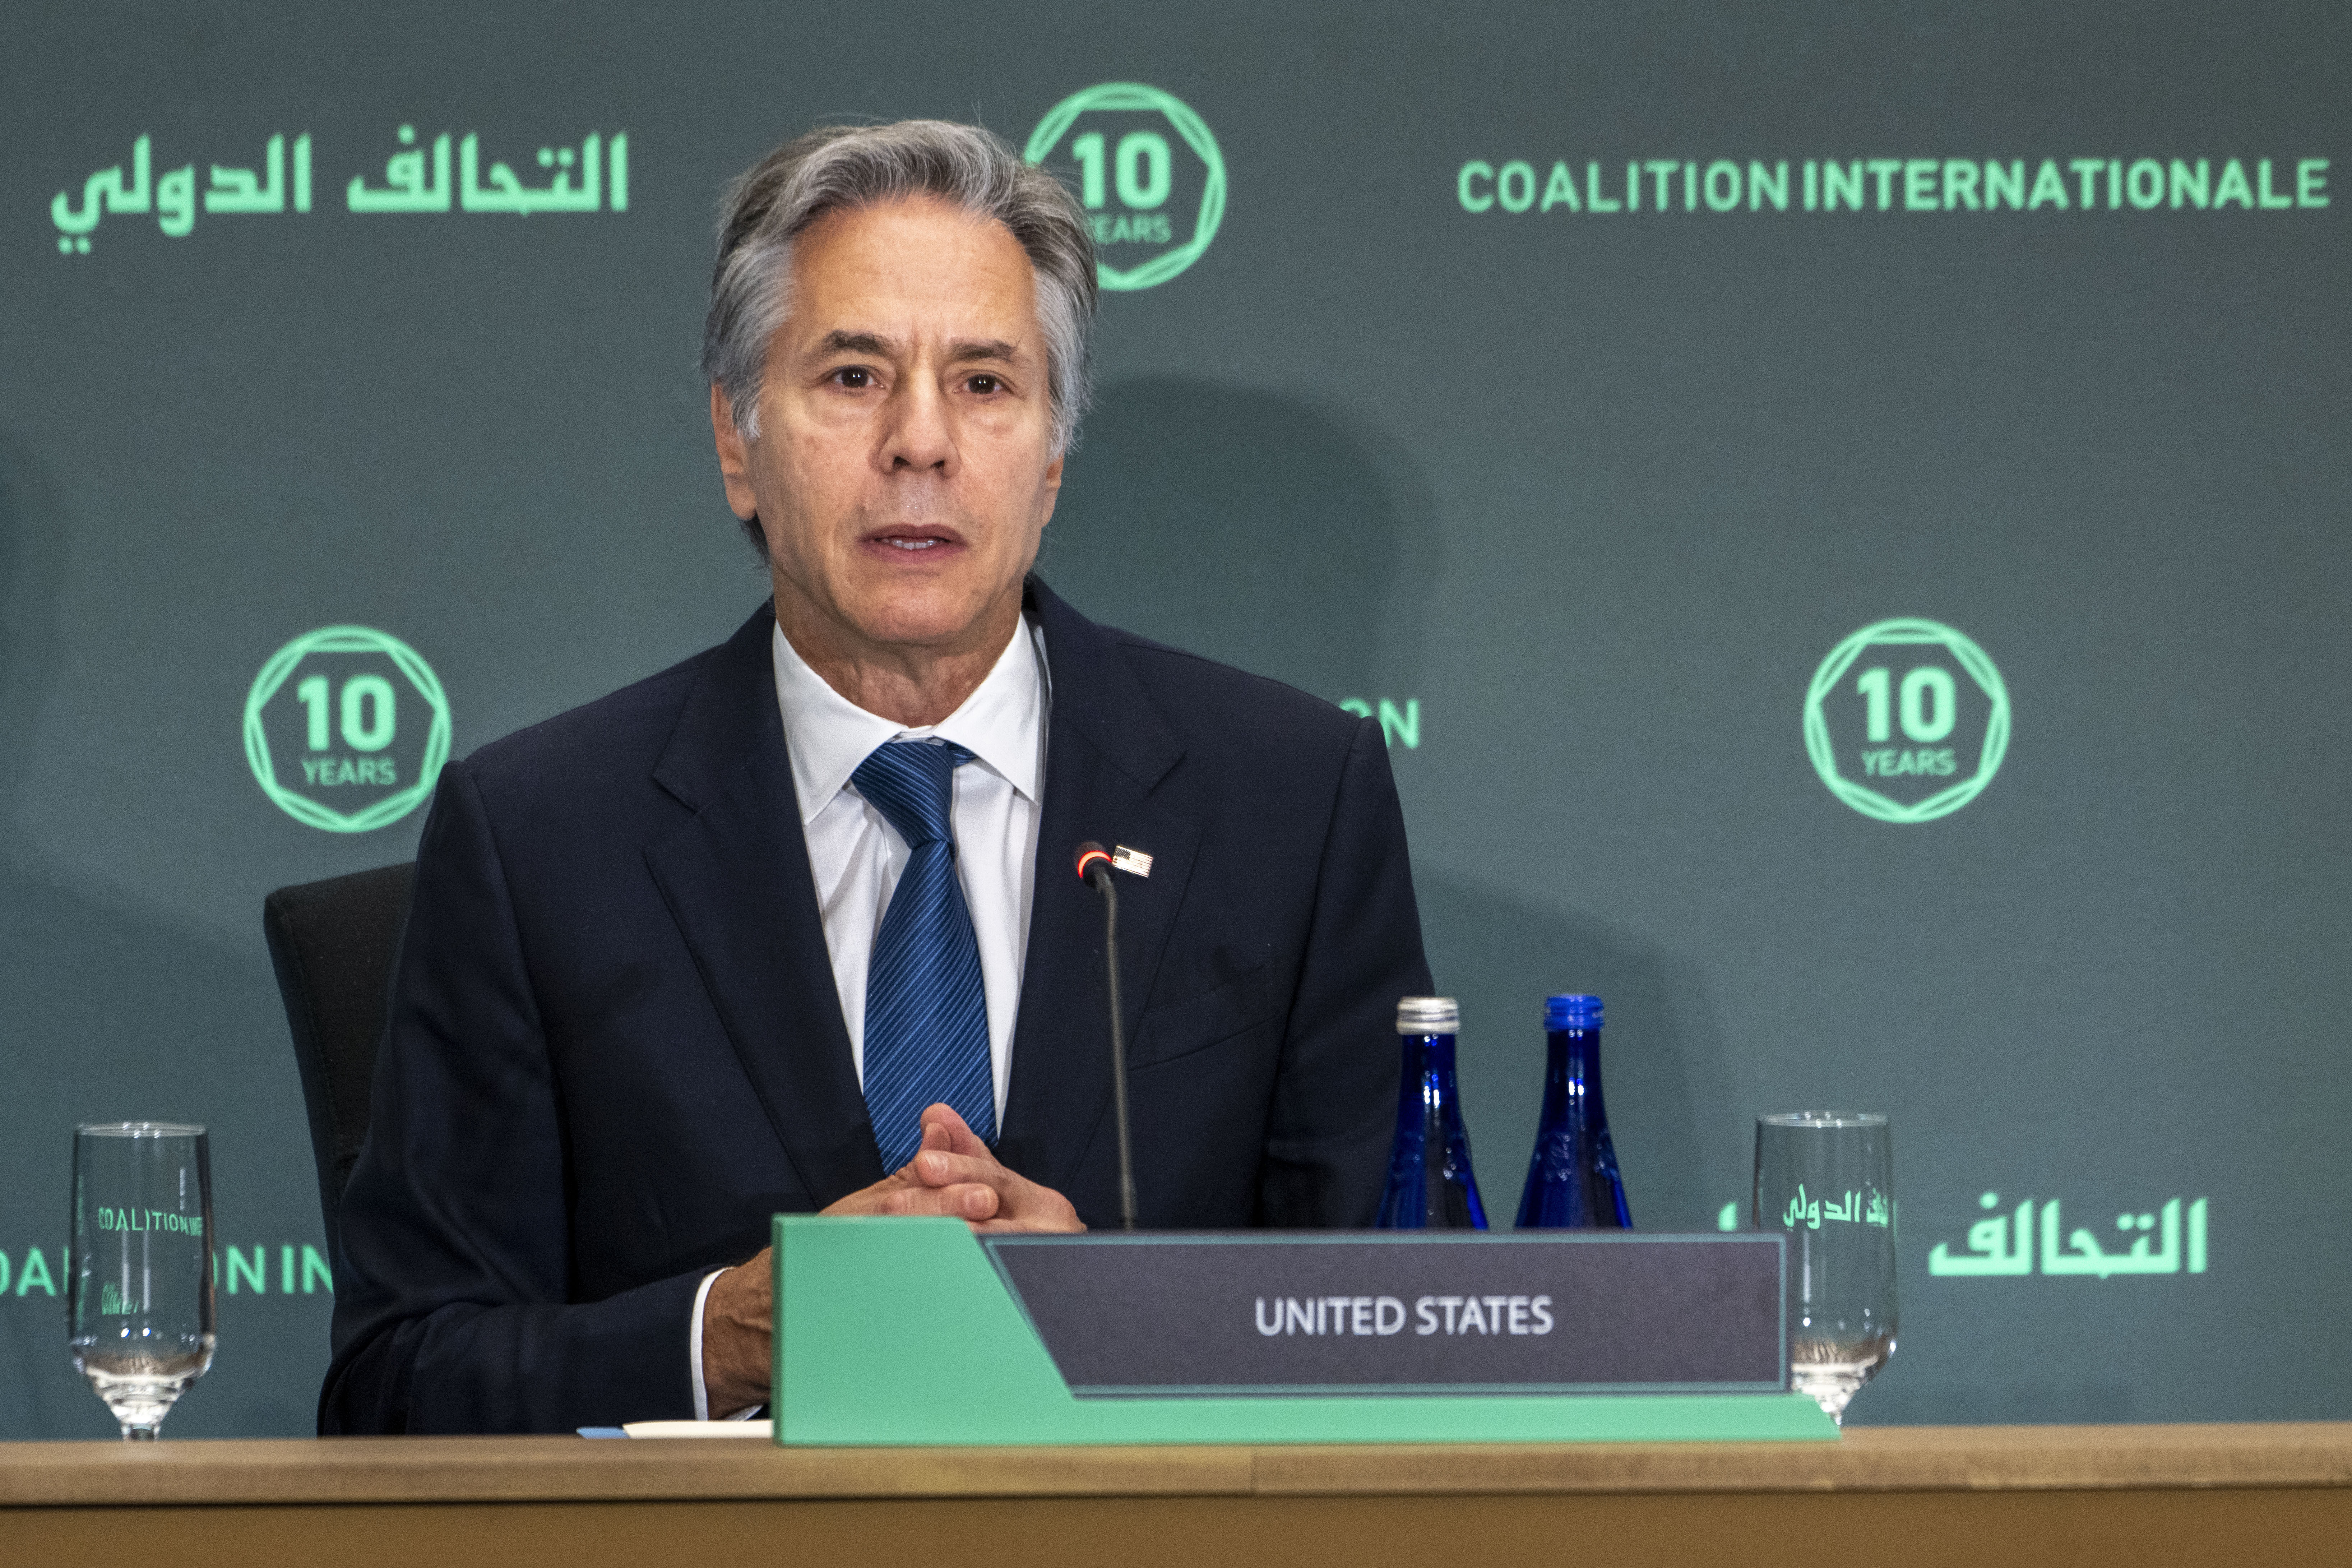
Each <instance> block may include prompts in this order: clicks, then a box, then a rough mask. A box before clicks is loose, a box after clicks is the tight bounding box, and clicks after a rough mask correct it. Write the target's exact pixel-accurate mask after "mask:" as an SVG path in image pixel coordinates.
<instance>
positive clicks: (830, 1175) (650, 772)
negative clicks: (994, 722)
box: [319, 580, 1429, 1433]
mask: <svg viewBox="0 0 2352 1568" xmlns="http://www.w3.org/2000/svg"><path fill="white" fill-rule="evenodd" d="M1028 605H1029V608H1030V610H1031V613H1032V614H1034V616H1037V617H1038V619H1039V622H1040V624H1041V626H1042V628H1043V631H1044V635H1045V649H1046V658H1047V662H1048V665H1049V667H1050V669H1051V672H1052V681H1053V703H1052V715H1051V721H1050V722H1051V729H1050V731H1049V732H1048V737H1047V742H1046V752H1045V798H1044V801H1043V803H1042V818H1041V824H1040V832H1039V835H1038V847H1037V867H1036V887H1035V892H1034V900H1033V903H1032V908H1031V914H1030V921H1029V942H1028V950H1027V959H1026V963H1025V968H1024V979H1023V983H1022V991H1021V1005H1020V1011H1019V1017H1018V1021H1017V1024H1016V1026H1015V1030H1014V1035H1013V1076H1012V1082H1011V1086H1010V1089H1009V1090H1008V1093H1007V1097H1006V1102H1005V1108H1004V1116H1003V1131H1002V1136H1001V1139H1000V1141H999V1142H998V1145H997V1154H998V1157H999V1158H1000V1159H1002V1160H1003V1162H1004V1163H1005V1164H1007V1165H1008V1166H1010V1167H1012V1168H1013V1169H1014V1170H1016V1171H1018V1172H1020V1173H1022V1174H1024V1175H1025V1176H1028V1177H1030V1178H1031V1179H1032V1180H1034V1181H1038V1182H1042V1183H1044V1184H1046V1185H1048V1186H1051V1187H1054V1188H1056V1189H1058V1190H1059V1191H1061V1192H1062V1193H1064V1194H1066V1195H1067V1196H1068V1197H1069V1199H1070V1201H1071V1202H1072V1203H1074V1204H1075V1205H1076V1206H1077V1210H1078V1214H1079V1215H1080V1216H1081V1217H1082V1218H1084V1219H1085V1220H1086V1221H1087V1223H1088V1224H1089V1225H1095V1226H1099V1225H1102V1224H1104V1223H1106V1222H1111V1223H1115V1222H1116V1219H1117V1215H1118V1200H1117V1195H1116V1194H1117V1184H1118V1176H1117V1165H1116V1161H1117V1150H1116V1143H1117V1137H1116V1133H1115V1131H1114V1129H1113V1128H1112V1127H1111V1125H1110V1122H1109V1115H1108V1111H1109V1105H1110V1093H1111V1090H1110V1066H1109V1060H1108V1025H1107V1023H1106V1020H1105V1005H1106V1002H1105V993H1106V989H1107V987H1106V984H1105V977H1104V973H1103V963H1102V923H1103V922H1102V907H1101V903H1100V900H1099V899H1098V898H1097V895H1096V894H1095V893H1093V892H1092V891H1091V890H1089V889H1087V888H1086V886H1085V885H1084V884H1083V883H1081V882H1080V881H1078V879H1077V878H1076V875H1075V874H1074V873H1073V872H1072V870H1071V869H1070V861H1071V858H1072V853H1073V850H1074V848H1075V847H1076V845H1077V844H1078V843H1079V842H1080V841H1081V840H1084V839H1087V838H1093V839H1098V840H1100V841H1101V842H1103V843H1105V844H1125V845H1129V846H1132V847H1135V848H1137V849H1140V850H1144V851H1146V852H1148V853H1149V854H1150V855H1151V856H1152V857H1153V861H1152V867H1151V874H1150V878H1149V879H1138V878H1134V877H1129V876H1122V878H1121V880H1120V894H1119V903H1120V909H1119V946H1120V962H1121V966H1122V967H1121V975H1120V980H1121V993H1122V997H1123V1000H1124V1003H1125V1005H1126V1010H1127V1020H1126V1021H1127V1027H1128V1041H1129V1047H1128V1048H1129V1069H1130V1073H1131V1085H1130V1089H1131V1098H1132V1102H1133V1121H1134V1130H1135V1140H1134V1147H1135V1172H1136V1190H1137V1199H1138V1205H1139V1216H1140V1222H1141V1223H1142V1224H1143V1225H1145V1226H1155V1227H1160V1226H1165V1227H1222V1226H1253V1225H1256V1226H1360V1225H1365V1224H1369V1223H1370V1219H1371V1217H1372V1215H1373V1212H1374V1209H1375V1207H1376V1205H1377V1204H1378V1200H1379V1195H1380V1189H1381V1179H1382V1173H1383V1169H1384V1165H1385V1156H1386V1152H1387V1148H1388V1143H1389V1137H1390V1131H1391V1118H1392V1116H1393V1112H1394V1106H1395V1094H1396V1085H1397V1070H1398V1067H1397V1064H1398V1060H1399V1058H1398V1052H1397V1046H1396V1037H1395V1035H1394V1033H1393V1029H1392V1024H1391V1019H1392V1016H1393V1010H1394V1007H1395V1005H1396V999H1397V998H1398V996H1400V995H1402V994H1414V993H1421V992H1424V991H1426V990H1427V989H1428V988H1429V973H1428V968H1427V965H1426V963H1424V962H1423V956H1422V943H1421V926H1420V920H1419V916H1418V915H1417V913H1416V911H1415V909H1414V905H1413V896H1412V872H1411V868H1410V867H1409V865H1408V863H1407V859H1406V853H1405V838H1404V823H1403V818H1402V814H1401V812H1400V810H1399V808H1398V805H1397V797H1396V789H1395V785H1394V784H1393V782H1392V781H1391V777H1390V773H1389V765H1388V759H1387V754H1386V752H1385V749H1384V747H1383V745H1382V740H1381V731H1380V728H1379V726H1378V725H1376V724H1374V723H1372V722H1371V721H1369V720H1359V719H1356V718H1352V717H1350V716H1349V715H1348V714H1346V713H1344V712H1342V711H1340V710H1338V709H1336V708H1334V707H1332V706H1331V705H1330V704H1329V703H1328V702H1323V701H1320V700H1317V699H1315V698H1312V697H1308V696H1306V695H1304V694H1302V693H1300V692H1297V691H1295V690H1292V689H1289V688H1287V687H1285V686H1282V685H1279V684H1277V683H1276V682H1274V681H1271V680H1265V679H1259V678H1257V677H1255V676H1250V675H1244V674H1243V673H1241V672H1239V671H1237V670H1234V669H1230V668H1225V667H1223V666H1221V665H1217V664H1213V663H1212V662H1210V661H1209V660H1206V659H1202V658H1196V657H1194V656H1192V655H1191V654H1186V653H1181V652H1179V651H1177V650H1175V649H1173V648H1169V647H1161V646H1160V645H1159V644H1156V643H1151V642H1147V641H1145V640H1143V639H1142V638H1139V637H1129V636H1128V635H1126V634H1124V633H1120V632H1115V631H1110V630H1108V629H1106V628H1104V627H1101V626H1096V625H1094V624H1093V623H1092V622H1090V621H1088V620H1087V619H1086V618H1085V617H1083V616H1080V615H1078V614H1077V613H1076V611H1075V610H1072V609H1071V608H1070V607H1069V606H1068V605H1065V604H1063V603H1062V602H1061V601H1060V600H1059V599H1057V598H1055V596H1054V595H1053V594H1051V593H1050V592H1049V591H1047V590H1046V589H1045V586H1044V585H1043V584H1039V583H1036V582H1035V581H1034V580H1033V581H1032V582H1031V583H1030V584H1029V586H1028ZM771 625H772V611H771V610H770V609H769V608H768V607H765V606H763V607H762V608H761V611H760V613H759V614H757V615H755V616H752V617H751V620H750V621H748V622H746V623H745V624H744V626H743V628H742V630H740V631H739V632H737V633H736V634H735V636H734V637H731V638H730V639H729V640H728V641H727V642H725V643H724V644H722V645H720V646H719V647H715V648H712V649H710V650H709V652H707V653H704V654H701V655H699V656H698V657H697V658H691V659H688V661H687V662H685V663H684V664H681V665H679V666H677V668H673V669H670V670H667V671H666V672H664V673H662V674H660V675H656V676H655V677H653V678H652V679H649V680H646V681H644V682H641V683H640V684H638V685H635V686H633V687H630V688H628V689H625V690H623V691H619V692H616V693H614V695H612V696H610V697H607V698H605V699H604V700H601V701H597V702H593V703H591V704H589V705H588V706H586V707H584V708H581V709H578V710H574V711H572V712H570V713H567V714H564V715H562V717H560V718H556V719H553V720H551V721H548V722H546V723H544V724H541V725H538V726H536V727H535V728H532V729H530V730H526V731H522V732H520V734H516V735H512V736H509V737H508V738H507V739H505V740H503V741H499V742H496V743H494V744H492V745H488V746H485V747H483V748H482V749H481V750H480V751H479V752H476V753H475V754H474V755H473V756H471V757H469V758H467V760H465V761H464V762H462V763H453V764H451V765H450V766H449V767H447V768H446V770H445V771H444V772H443V773H442V776H441V781H440V785H439V789H438V792H437V793H436V796H435V799H434V803H433V810H432V815H431V816H430V818H429V819H428V820H427V822H426V824H425V833H424V837H423V841H422V843H421V844H420V846H419V848H418V852H417V876H416V893H415V904H414V906H413V908H412V910H411V912H410V915H409V921H408V927H407V933H406V936H405V938H404V942H403V945H402V951H401V955H400V959H399V963H398V966H397V971H396V974H395V978H394V994H393V998H392V1012H391V1018H390V1023H389V1025H388V1027H387V1031H386V1037H385V1040H384V1044H383V1052H382V1055H381V1057H380V1058H379V1060H378V1063H377V1067H376V1073H375V1079H374V1089H373V1106H372V1112H371V1124H370V1127H369V1131H368V1139H367V1144H366V1147H365V1149H364V1150H363V1152H362V1154H361V1156H360V1159H359V1163H358V1164H357V1166H356V1168H355V1169H354V1170H353V1171H352V1178H351V1183H350V1185H349V1187H348V1189H347V1190H346V1191H345V1193H344V1194H343V1199H342V1209H341V1267H340V1268H339V1269H338V1271H337V1272H338V1284H339V1286H340V1289H339V1290H338V1292H337V1296H336V1301H335V1320H334V1361H333V1363H332V1365H331V1368H330V1369H329V1371H328V1373H327V1382H326V1386H325V1389H324V1391H323V1393H322V1394H321V1396H320V1417H319V1425H320V1430H321V1431H322V1432H326V1433H338V1432H404V1431H405V1432H548V1431H563V1430H567V1429H569V1428H572V1427H574V1426H601V1425H608V1424H612V1423H616V1422H621V1421H634V1420H642V1419H652V1418H658V1417H682V1416H688V1415H692V1414H693V1411H692V1404H693V1394H692V1384H691V1382H690V1379H689V1376H688V1362H687V1356H688V1349H687V1347H688V1315H689V1313H690V1312H691V1310H692V1307H693V1302H694V1296H695V1292H696V1289H697V1288H698V1285H699V1283H700V1281H701V1279H702V1277H703V1276H704V1275H705V1274H706V1273H707V1272H708V1271H709V1270H710V1269H712V1268H719V1267H722V1266H725V1265H729V1264H734V1263H740V1262H741V1261H743V1260H744V1259H745V1258H749V1257H751V1255H752V1254H753V1253H755V1252H757V1251H758V1250H759V1249H760V1247H761V1246H762V1245H764V1244H765V1242H766V1239H767V1231H768V1221H769V1216H770V1215H772V1214H774V1213H777V1212H779V1211H807V1210H812V1209H817V1208H821V1207H823V1206H824V1205H827V1204H830V1203H832V1202H834V1201H835V1199H837V1198H840V1197H842V1196H843V1195H845V1194H848V1193H851V1192H855V1191H856V1190H857V1189H858V1188H860V1187H864V1186H866V1185H868V1184H872V1183H874V1182H877V1181H879V1180H880V1179H881V1177H882V1174H883V1171H882V1164H881V1159H880V1156H879V1154H878V1153H877V1150H876V1146H875V1142H874V1135H873V1131H872V1129H871V1127H870V1125H869V1124H868V1122H867V1120H866V1105H865V1101H864V1100H863V1098H862V1097H861V1095H860V1093H859V1090H858V1085H857V1079H856V1072H855V1070H854V1068H853V1067H852V1063H851V1058H850V1052H849V1038H848V1033H847V1030H846V1029H845V1026H844V1025H843V1023H842V1017H841V1006H840V1002H839V999H838V994H837V992H836V991H835V985H834V979H833V972H832V966H831V963H830V961H829V959H828V957H827V955H826V949H825V942H824V927H823V925H822V923H821V920H820V917H819V913H818V908H817V901H816V894H815V890H814V884H813V882H812V881H811V879H810V875H809V866H808V856H807V849H806V845H805V842H804V840H803V837H802V831H801V818H800V812H799V810H798V809H797V807H796V805H795V797H794V795H793V773H792V766H791V762H790V759H789V757H788V754H787V752H786V750H785V742H784V733H783V727H782V721H781V719H780V718H779V717H778V713H777V709H776V697H775V686H774V680H773V676H772V665H771V654H770V644H769V627H770V626H771Z"/></svg>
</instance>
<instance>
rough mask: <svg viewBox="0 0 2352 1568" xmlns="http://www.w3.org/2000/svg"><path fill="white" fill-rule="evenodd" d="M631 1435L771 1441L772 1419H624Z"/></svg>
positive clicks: (773, 1434)
mask: <svg viewBox="0 0 2352 1568" xmlns="http://www.w3.org/2000/svg"><path fill="white" fill-rule="evenodd" d="M621 1430H622V1431H624V1432H626V1433H627V1434H628V1435H629V1436H632V1437H758V1438H761V1439H762V1440H764V1441H768V1442H773V1441H774V1440H775V1436H776V1424H775V1423H774V1422H773V1421H625V1422H623V1423H622V1424H621Z"/></svg>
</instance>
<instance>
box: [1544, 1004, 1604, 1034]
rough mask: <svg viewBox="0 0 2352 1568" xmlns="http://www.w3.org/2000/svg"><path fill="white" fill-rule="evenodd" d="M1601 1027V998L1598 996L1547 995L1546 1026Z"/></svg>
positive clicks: (1558, 1027)
mask: <svg viewBox="0 0 2352 1568" xmlns="http://www.w3.org/2000/svg"><path fill="white" fill-rule="evenodd" d="M1599 1027H1601V998H1600V997H1598V996H1547V997H1545V998H1544V1028H1545V1029H1546V1030H1547V1031H1549V1030H1552V1029H1597V1028H1599Z"/></svg>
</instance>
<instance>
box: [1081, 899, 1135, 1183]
mask: <svg viewBox="0 0 2352 1568" xmlns="http://www.w3.org/2000/svg"><path fill="white" fill-rule="evenodd" d="M1087 880H1088V881H1090V882H1093V883H1094V885H1095V887H1096V888H1097V889H1098V890H1100V892H1101V893H1102V896H1103V963H1105V964H1106V965H1107V966H1108V976H1109V979H1110V1100H1111V1112H1112V1114H1113V1115H1114V1116H1116V1117H1117V1118H1118V1226H1119V1228H1120V1229H1121V1230H1133V1229H1134V1228H1135V1150H1134V1148H1133V1145H1132V1137H1131V1135H1130V1134H1129V1131H1128V1125H1127V1033H1126V1028H1127V1026H1126V1025H1125V1024H1124V1023H1123V1022H1122V1021H1121V1020H1122V1018H1123V1016H1124V1015H1123V1014H1122V1011H1121V1009H1120V1007H1119V1005H1118V888H1117V887H1116V886H1114V885H1113V883H1112V879H1111V873H1110V868H1109V867H1108V866H1104V867H1101V868H1099V872H1098V874H1097V875H1096V876H1090V877H1088V878H1087Z"/></svg>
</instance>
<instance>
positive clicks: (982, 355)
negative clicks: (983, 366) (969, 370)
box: [948, 338, 1021, 364]
mask: <svg viewBox="0 0 2352 1568" xmlns="http://www.w3.org/2000/svg"><path fill="white" fill-rule="evenodd" d="M1020 357H1021V351H1020V350H1018V349H1016V348H1014V347H1013V345H1012V344H1011V343H1008V342H1005V341H1004V340H1003V339H1002V338H973V339H970V340H967V341H964V342H954V343H950V344H949V345H948V363H950V364H969V363H971V362H972V361H974V360H988V359H996V360H1006V361H1012V360H1016V359H1019V358H1020Z"/></svg>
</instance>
